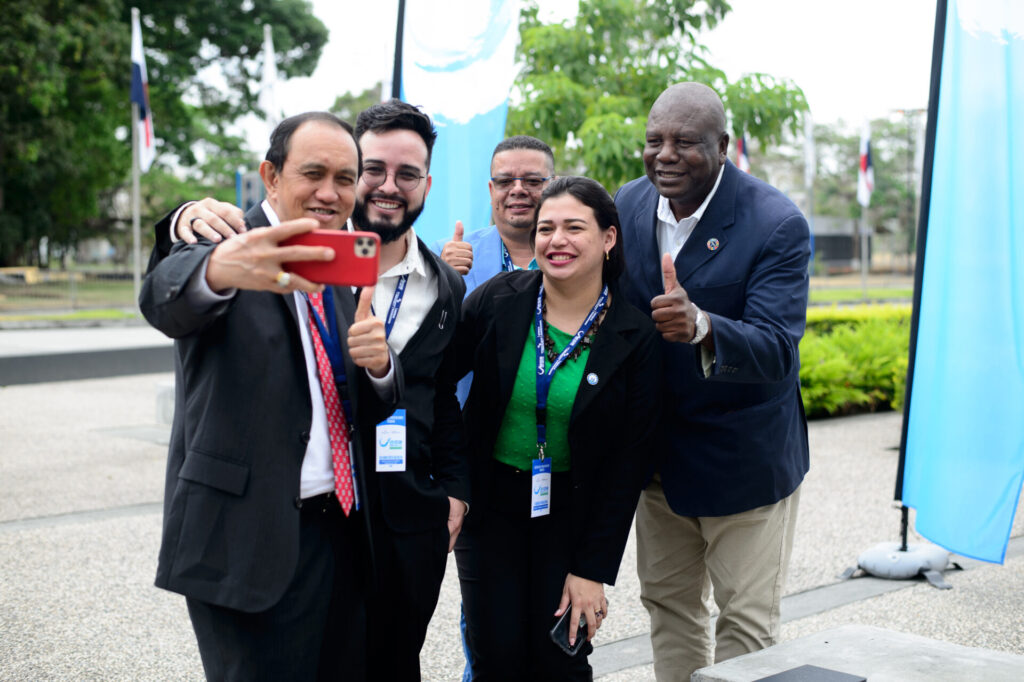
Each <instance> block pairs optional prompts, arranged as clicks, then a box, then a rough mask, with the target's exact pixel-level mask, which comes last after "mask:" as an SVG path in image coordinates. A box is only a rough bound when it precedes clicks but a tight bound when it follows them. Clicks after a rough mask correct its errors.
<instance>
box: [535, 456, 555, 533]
mask: <svg viewBox="0 0 1024 682" xmlns="http://www.w3.org/2000/svg"><path fill="white" fill-rule="evenodd" d="M531 482H532V483H533V488H532V492H531V494H530V518H531V519H535V518H537V517H538V516H547V515H548V514H549V513H550V512H551V460H550V459H535V460H533V478H532V481H531Z"/></svg>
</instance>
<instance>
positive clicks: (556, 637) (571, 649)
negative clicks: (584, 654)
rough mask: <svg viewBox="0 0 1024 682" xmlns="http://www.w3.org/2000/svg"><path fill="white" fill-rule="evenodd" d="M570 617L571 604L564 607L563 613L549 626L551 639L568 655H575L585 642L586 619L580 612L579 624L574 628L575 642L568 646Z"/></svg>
mask: <svg viewBox="0 0 1024 682" xmlns="http://www.w3.org/2000/svg"><path fill="white" fill-rule="evenodd" d="M571 618H572V604H569V605H568V606H567V607H565V613H563V614H562V617H561V618H559V619H558V622H557V623H555V627H553V628H551V641H552V642H554V643H555V644H557V645H558V648H559V649H561V650H562V651H564V652H565V653H566V654H568V655H569V656H575V655H576V654H577V653H579V650H580V649H582V648H583V645H584V644H586V642H587V620H586V618H584V617H583V614H582V613H581V614H580V626H579V628H578V629H577V630H576V643H575V644H573V645H572V646H569V620H570V619H571Z"/></svg>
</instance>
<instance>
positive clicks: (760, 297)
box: [615, 161, 810, 516]
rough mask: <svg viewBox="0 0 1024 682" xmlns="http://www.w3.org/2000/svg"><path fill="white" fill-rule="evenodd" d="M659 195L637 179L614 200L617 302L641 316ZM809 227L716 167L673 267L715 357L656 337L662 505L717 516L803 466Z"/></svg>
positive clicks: (655, 288)
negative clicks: (709, 360) (620, 285)
mask: <svg viewBox="0 0 1024 682" xmlns="http://www.w3.org/2000/svg"><path fill="white" fill-rule="evenodd" d="M658 198H659V195H658V191H657V189H656V188H655V187H654V185H653V184H651V182H650V181H649V180H648V179H647V178H646V177H642V178H639V179H637V180H633V181H632V182H630V183H628V184H626V185H625V186H624V187H622V189H620V190H619V191H618V193H617V194H616V196H615V204H616V206H617V207H618V209H619V218H620V221H621V223H622V238H623V246H624V248H625V252H626V263H627V274H626V277H625V279H626V284H627V286H628V288H627V296H628V297H629V298H630V300H631V301H632V302H633V304H634V305H636V306H637V307H639V308H640V309H642V310H646V311H650V302H651V299H653V298H654V297H655V296H657V295H659V294H663V293H664V291H665V289H664V280H663V277H662V273H661V255H660V253H659V250H658V239H657V215H656V212H657V205H658ZM809 236H810V231H809V229H808V226H807V221H806V220H805V219H804V217H803V215H802V214H801V213H800V211H799V209H797V207H796V206H795V205H793V203H792V202H791V201H790V200H789V199H787V198H786V197H785V196H784V195H783V194H782V193H781V192H779V191H778V190H776V189H775V188H773V187H771V186H770V185H768V184H766V183H764V182H762V181H760V180H758V179H757V178H754V177H751V176H750V175H748V174H746V173H743V172H741V171H739V170H738V169H737V168H736V167H735V166H734V165H733V164H732V163H731V162H729V161H726V165H725V169H724V171H723V174H722V180H721V182H720V183H719V186H718V190H717V192H716V193H715V196H714V197H713V198H712V200H711V202H710V203H709V204H708V207H707V210H706V212H705V213H704V216H703V217H702V218H701V220H700V222H699V223H697V226H696V228H695V229H694V231H693V233H692V234H691V235H690V237H689V238H688V239H687V241H686V244H685V245H684V246H683V248H682V249H681V250H680V252H679V255H678V257H677V258H676V261H675V267H676V276H677V278H678V280H679V283H680V284H681V285H682V286H683V288H684V289H686V293H687V294H688V295H689V296H690V299H691V300H692V301H693V302H694V303H696V304H697V305H698V306H699V307H700V308H701V309H702V310H704V311H705V312H706V313H707V314H708V317H709V318H710V320H711V330H712V332H711V333H712V334H713V337H714V342H715V362H714V366H713V368H712V371H711V376H710V377H708V378H705V377H704V373H703V371H702V369H701V365H700V353H699V352H697V350H696V348H695V347H693V346H690V345H688V344H685V343H671V342H667V341H664V340H662V342H661V344H662V349H663V351H664V361H665V373H664V378H665V380H664V388H665V393H666V405H665V410H664V413H663V416H662V423H661V429H660V435H661V438H662V444H661V445H660V447H659V450H658V452H659V460H658V463H657V470H658V471H659V473H660V474H661V480H662V485H663V486H664V489H665V494H666V497H667V498H668V502H669V505H670V506H671V507H672V510H673V511H675V512H676V513H677V514H681V515H684V516H723V515H727V514H735V513H739V512H743V511H747V510H750V509H754V508H755V507H760V506H762V505H766V504H772V503H774V502H777V501H779V500H781V499H783V498H784V497H786V496H788V495H789V494H790V493H792V492H793V491H794V490H795V489H796V487H797V486H798V485H799V484H800V482H801V481H802V480H803V477H804V474H805V473H807V468H808V448H807V422H806V419H805V417H804V411H803V403H802V401H801V397H800V355H799V343H800V338H801V336H803V332H804V324H805V321H806V313H807V287H808V273H807V265H808V259H809V257H810V239H809Z"/></svg>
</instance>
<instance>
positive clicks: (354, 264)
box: [280, 230, 380, 287]
mask: <svg viewBox="0 0 1024 682" xmlns="http://www.w3.org/2000/svg"><path fill="white" fill-rule="evenodd" d="M280 245H281V246H329V247H330V248H332V249H334V260H330V261H319V260H303V261H291V262H289V263H282V264H281V267H283V268H284V269H285V270H288V271H289V272H294V273H295V274H296V275H301V276H302V277H305V278H306V279H308V280H309V281H310V282H316V283H317V284H334V285H337V286H352V287H366V286H370V285H371V284H376V283H377V264H378V262H379V261H380V237H379V236H377V235H376V234H375V233H373V232H349V231H348V230H313V231H312V232H305V233H303V234H299V235H295V236H294V237H290V238H288V239H285V240H284V241H283V242H281V244H280Z"/></svg>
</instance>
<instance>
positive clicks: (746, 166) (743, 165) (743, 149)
mask: <svg viewBox="0 0 1024 682" xmlns="http://www.w3.org/2000/svg"><path fill="white" fill-rule="evenodd" d="M736 166H737V168H739V169H740V170H741V171H743V172H744V173H749V172H750V157H749V156H747V138H746V136H744V135H740V137H739V139H738V140H736Z"/></svg>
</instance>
